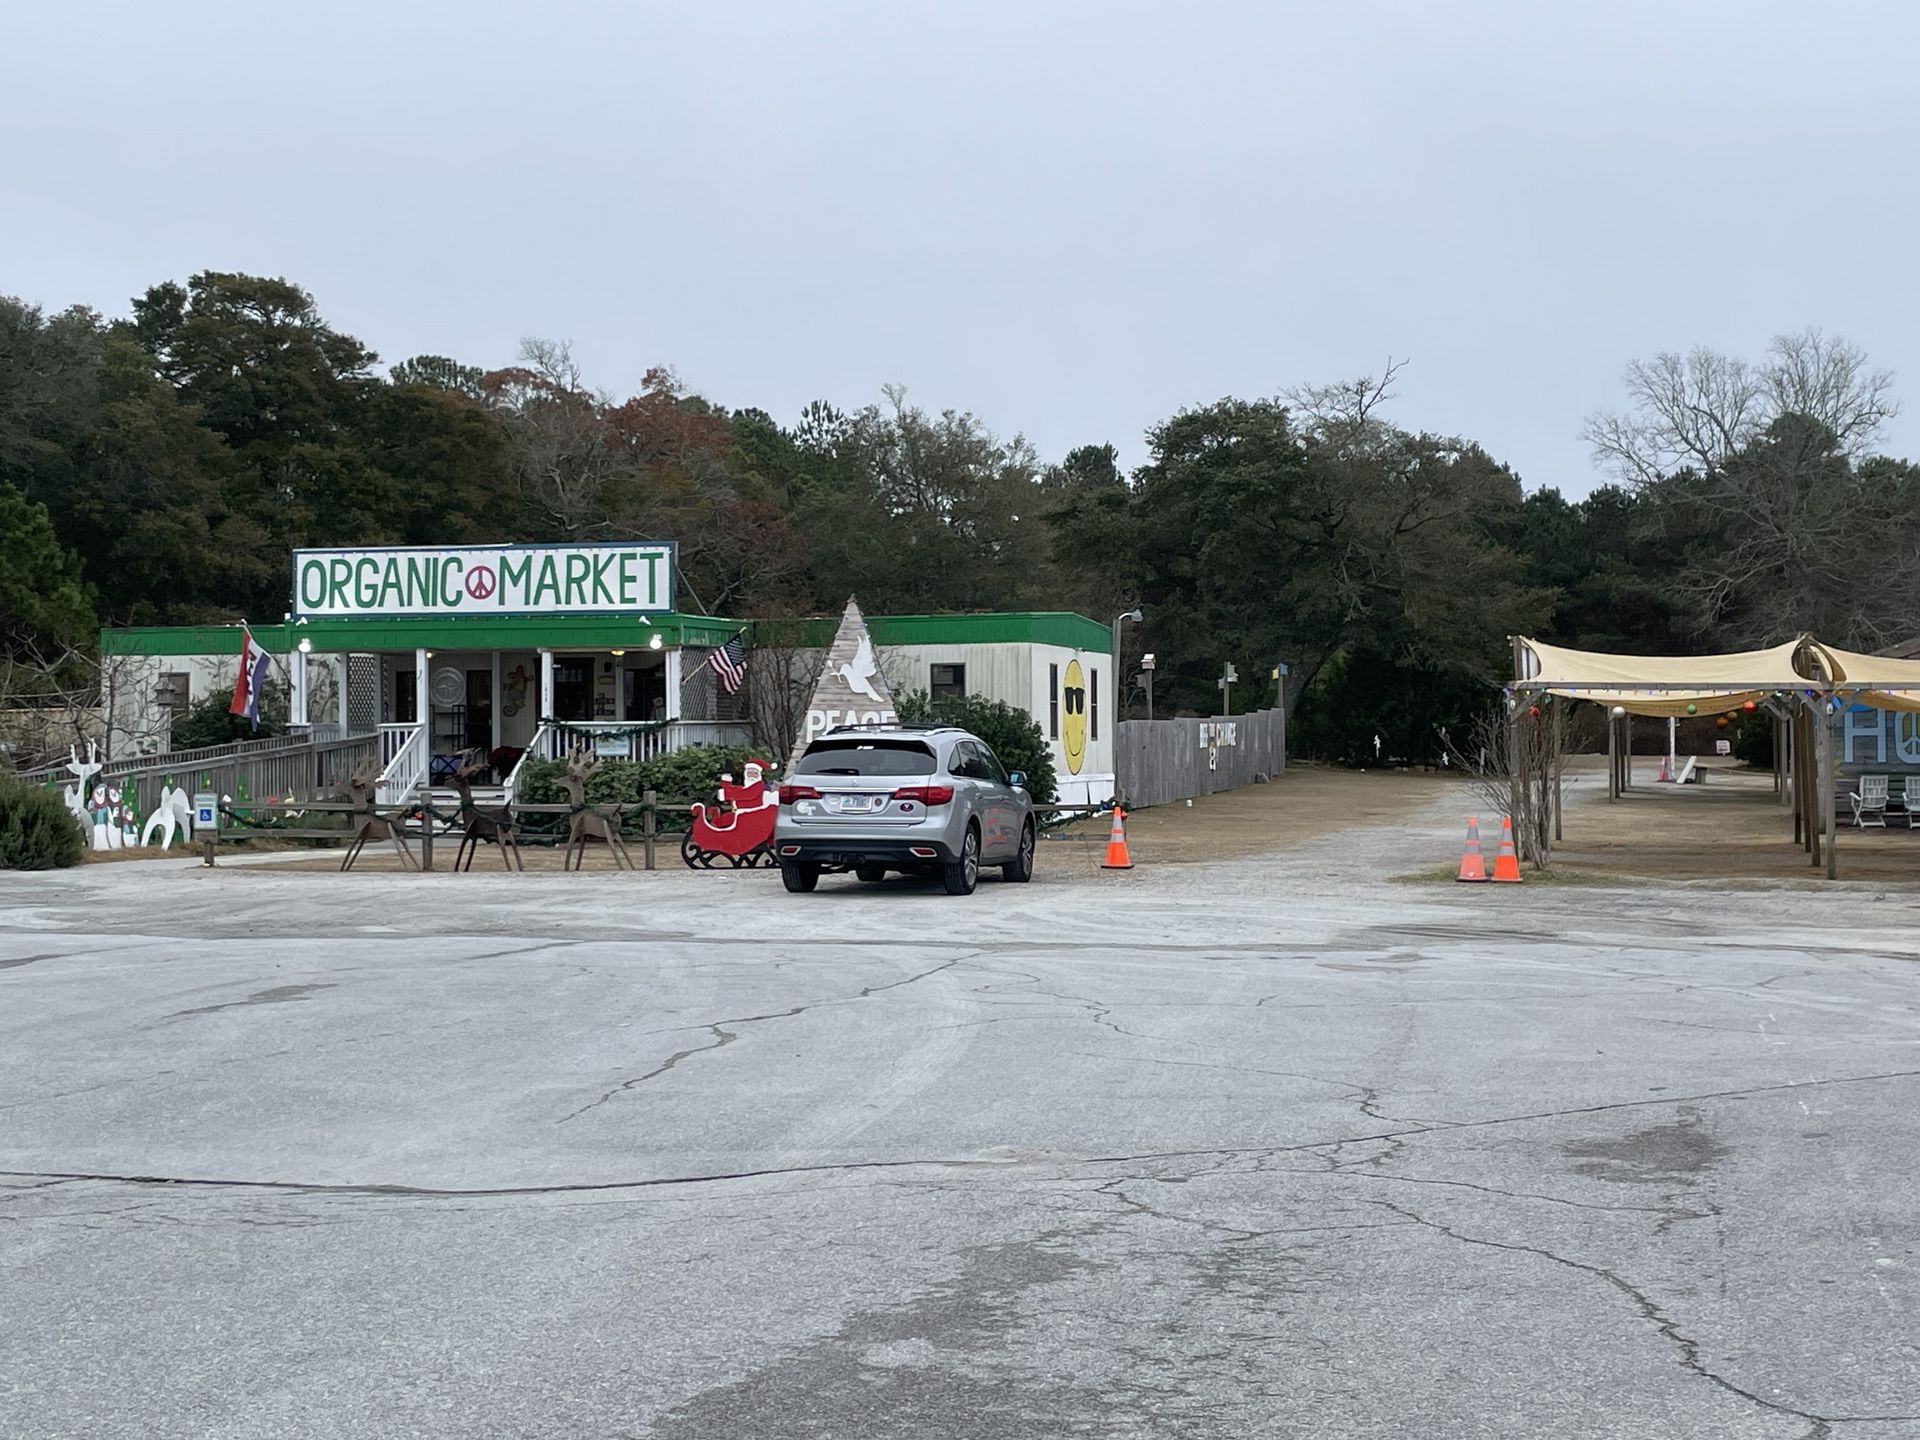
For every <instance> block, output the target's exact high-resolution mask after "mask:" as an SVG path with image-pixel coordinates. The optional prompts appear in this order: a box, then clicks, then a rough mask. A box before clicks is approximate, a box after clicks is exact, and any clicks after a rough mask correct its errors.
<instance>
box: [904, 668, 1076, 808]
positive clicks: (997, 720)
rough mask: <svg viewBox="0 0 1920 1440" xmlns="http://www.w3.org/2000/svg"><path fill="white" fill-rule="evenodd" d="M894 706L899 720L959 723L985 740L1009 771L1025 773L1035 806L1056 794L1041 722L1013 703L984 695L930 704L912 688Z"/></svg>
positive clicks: (953, 697) (923, 694)
mask: <svg viewBox="0 0 1920 1440" xmlns="http://www.w3.org/2000/svg"><path fill="white" fill-rule="evenodd" d="M895 708H896V710H897V711H898V713H899V716H900V718H901V719H902V720H903V721H906V722H909V723H912V724H920V725H924V724H929V723H933V724H940V725H958V726H960V727H961V728H962V729H964V730H971V731H972V732H973V733H974V734H975V735H978V736H979V737H980V738H981V739H982V740H984V741H986V742H987V748H988V749H990V750H992V751H993V753H994V754H995V755H997V756H999V757H1000V763H1001V764H1002V765H1004V766H1006V767H1007V769H1009V770H1020V771H1024V772H1025V774H1026V777H1027V793H1028V794H1029V795H1031V796H1032V797H1033V800H1034V803H1035V804H1036V805H1045V804H1047V803H1049V802H1050V801H1052V800H1053V799H1054V798H1055V797H1056V796H1057V795H1058V794H1059V787H1058V785H1057V784H1056V783H1055V778H1054V773H1053V751H1052V750H1050V749H1048V748H1047V737H1046V736H1045V735H1043V734H1041V733H1040V722H1039V721H1038V720H1035V719H1034V718H1033V716H1031V715H1029V714H1028V713H1027V712H1026V711H1024V710H1022V709H1020V708H1019V707H1018V706H1017V705H1009V704H1007V703H1006V701H1004V700H989V699H987V698H986V697H985V696H983V695H957V696H949V697H946V698H944V699H941V700H930V699H928V698H927V693H926V691H924V690H916V691H914V692H913V693H912V694H910V695H907V696H905V697H903V698H902V699H900V700H898V701H897V702H896V706H895Z"/></svg>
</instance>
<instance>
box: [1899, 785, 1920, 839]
mask: <svg viewBox="0 0 1920 1440" xmlns="http://www.w3.org/2000/svg"><path fill="white" fill-rule="evenodd" d="M1899 802H1900V814H1901V816H1902V817H1903V818H1904V819H1905V820H1906V822H1907V829H1909V830H1911V829H1913V818H1914V816H1913V812H1914V811H1915V810H1916V809H1920V773H1916V772H1914V771H1908V772H1907V773H1906V774H1905V775H1903V776H1901V777H1900V795H1899Z"/></svg>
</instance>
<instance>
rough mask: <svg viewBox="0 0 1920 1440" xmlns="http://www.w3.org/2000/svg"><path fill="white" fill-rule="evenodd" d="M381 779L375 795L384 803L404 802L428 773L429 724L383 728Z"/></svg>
mask: <svg viewBox="0 0 1920 1440" xmlns="http://www.w3.org/2000/svg"><path fill="white" fill-rule="evenodd" d="M380 759H381V761H382V762H383V763H382V765H381V767H380V782H379V785H378V787H377V788H376V789H375V791H374V798H375V799H376V800H377V801H378V802H379V803H380V804H382V805H403V804H405V803H406V802H407V800H408V799H409V798H411V797H412V795H413V792H414V790H415V789H417V788H418V787H419V785H420V782H421V781H422V780H424V779H426V776H427V764H428V756H427V727H426V726H424V725H382V726H381V727H380Z"/></svg>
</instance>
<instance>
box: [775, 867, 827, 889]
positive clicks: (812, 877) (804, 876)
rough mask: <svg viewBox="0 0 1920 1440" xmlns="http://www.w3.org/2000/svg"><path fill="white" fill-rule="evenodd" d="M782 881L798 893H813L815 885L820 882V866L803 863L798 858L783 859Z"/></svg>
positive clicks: (781, 868)
mask: <svg viewBox="0 0 1920 1440" xmlns="http://www.w3.org/2000/svg"><path fill="white" fill-rule="evenodd" d="M780 883H781V884H782V885H785V886H786V887H787V889H789V890H791V891H792V892H793V893H794V894H796V895H807V894H811V893H812V891H813V887H814V886H816V885H818V884H819V883H820V867H819V866H818V865H803V864H801V863H800V862H799V861H797V860H782V861H781V862H780Z"/></svg>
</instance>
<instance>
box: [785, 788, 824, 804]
mask: <svg viewBox="0 0 1920 1440" xmlns="http://www.w3.org/2000/svg"><path fill="white" fill-rule="evenodd" d="M819 798H820V792H819V791H818V790H816V789H814V788H813V786H811V785H782V786H781V787H780V803H781V804H782V805H791V804H793V802H794V801H796V800H818V799H819Z"/></svg>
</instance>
